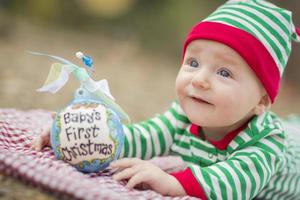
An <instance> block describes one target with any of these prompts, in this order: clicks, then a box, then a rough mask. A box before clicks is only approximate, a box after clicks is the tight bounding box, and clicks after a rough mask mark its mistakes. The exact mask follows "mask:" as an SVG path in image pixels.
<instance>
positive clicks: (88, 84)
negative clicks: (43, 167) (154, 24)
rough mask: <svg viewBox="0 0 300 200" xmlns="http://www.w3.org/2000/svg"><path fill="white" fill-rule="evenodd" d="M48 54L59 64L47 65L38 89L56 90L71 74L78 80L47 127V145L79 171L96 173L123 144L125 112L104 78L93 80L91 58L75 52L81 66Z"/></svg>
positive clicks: (116, 156) (126, 116)
mask: <svg viewBox="0 0 300 200" xmlns="http://www.w3.org/2000/svg"><path fill="white" fill-rule="evenodd" d="M30 53H31V54H34V55H42V56H48V57H50V58H53V59H55V60H58V61H60V63H54V64H52V66H51V69H50V72H49V75H48V78H47V80H46V82H45V84H44V85H43V86H42V87H41V88H40V89H38V90H37V91H39V92H51V93H56V92H57V91H58V90H60V89H61V88H62V87H63V86H64V85H65V84H66V83H67V81H68V79H69V75H70V74H73V75H74V76H75V78H77V79H78V80H79V82H80V87H79V88H78V89H77V90H76V91H75V93H74V98H73V100H72V101H71V102H70V103H69V104H68V105H67V106H66V107H65V108H63V109H61V110H60V111H59V112H57V114H56V117H55V119H54V121H53V124H52V128H51V133H50V135H51V145H52V148H53V151H54V154H55V156H56V158H57V159H59V160H63V161H65V162H67V163H69V164H71V165H73V166H74V167H75V168H76V169H78V170H79V171H82V172H99V171H102V170H104V169H105V168H106V167H107V166H108V165H109V163H110V162H111V161H114V160H116V159H117V158H118V157H119V155H120V153H121V149H122V146H123V143H124V132H123V126H122V124H126V123H129V121H130V120H129V117H128V115H127V114H126V113H125V112H124V111H123V109H122V108H121V107H120V106H119V105H118V104H116V103H115V99H114V98H113V96H112V95H111V93H110V91H109V87H108V82H107V80H105V79H103V80H100V81H94V80H93V79H92V78H91V74H92V73H93V72H94V66H93V60H92V59H91V57H89V56H86V55H84V54H83V53H81V52H77V53H76V57H78V58H80V59H81V60H82V62H83V64H84V67H79V66H77V65H75V64H73V63H71V62H70V61H68V60H66V59H63V58H61V57H58V56H53V55H48V54H43V53H38V52H30Z"/></svg>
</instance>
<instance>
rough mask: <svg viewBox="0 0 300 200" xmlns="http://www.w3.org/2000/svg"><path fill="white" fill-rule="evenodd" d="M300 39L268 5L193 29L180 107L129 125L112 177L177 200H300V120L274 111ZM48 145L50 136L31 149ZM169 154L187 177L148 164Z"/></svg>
mask: <svg viewBox="0 0 300 200" xmlns="http://www.w3.org/2000/svg"><path fill="white" fill-rule="evenodd" d="M299 35H300V31H299V29H297V28H295V27H294V25H293V23H292V20H291V12H289V11H287V10H284V9H282V8H279V7H277V6H275V5H273V4H271V3H268V2H266V1H264V0H230V1H228V2H227V3H225V4H224V5H223V6H221V7H219V8H218V9H217V10H216V11H215V12H214V13H212V14H211V15H210V16H209V17H208V18H206V19H205V20H203V21H202V22H200V23H198V24H197V25H195V26H194V27H193V29H192V30H191V32H190V33H189V34H188V36H187V38H186V40H185V43H184V47H183V61H182V66H181V69H180V71H179V73H178V76H177V79H176V84H175V88H176V93H177V97H178V99H177V100H176V101H174V102H173V104H172V106H171V108H170V109H169V110H168V111H166V112H165V113H164V114H162V115H158V116H156V117H154V118H152V119H149V120H147V121H143V122H140V123H138V124H132V125H127V126H124V130H125V135H126V137H125V144H124V148H123V151H122V153H121V156H120V159H119V160H117V161H115V162H113V163H111V165H110V167H111V168H118V173H116V174H115V175H114V176H113V178H114V179H115V180H123V179H126V180H128V183H127V187H129V188H133V187H138V186H143V187H144V186H146V187H147V188H150V189H152V190H154V191H156V192H158V193H161V194H163V195H170V196H183V195H190V196H195V197H199V198H201V199H228V200H229V199H253V198H257V199H272V200H274V199H296V198H299V196H300V167H299V166H300V156H299V154H300V120H296V119H294V120H291V119H290V120H288V121H287V120H283V119H280V118H278V117H277V116H276V115H275V114H274V113H272V112H270V111H269V108H270V106H271V104H272V103H274V101H275V98H276V96H277V94H278V88H279V83H280V79H281V76H282V74H283V71H284V69H285V67H286V64H287V61H288V58H289V55H290V53H291V40H294V41H300V37H299ZM48 144H49V131H45V132H43V133H42V134H41V136H40V137H38V138H37V139H36V140H35V141H34V142H33V145H32V146H33V147H34V148H35V149H37V150H40V149H41V148H42V147H43V146H45V145H48ZM168 154H176V155H179V156H181V158H182V159H183V160H184V161H185V163H186V165H187V167H186V169H185V170H183V171H180V172H176V173H171V174H168V173H166V172H164V171H162V170H161V169H160V168H159V167H157V166H155V165H154V164H151V163H150V162H148V161H145V160H148V159H150V158H152V157H154V156H164V155H168ZM125 157H133V158H125ZM121 158H123V159H121Z"/></svg>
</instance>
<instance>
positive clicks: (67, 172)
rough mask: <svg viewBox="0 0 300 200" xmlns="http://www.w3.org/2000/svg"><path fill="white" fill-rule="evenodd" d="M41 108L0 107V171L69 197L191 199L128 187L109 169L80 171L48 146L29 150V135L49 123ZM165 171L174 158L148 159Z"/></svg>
mask: <svg viewBox="0 0 300 200" xmlns="http://www.w3.org/2000/svg"><path fill="white" fill-rule="evenodd" d="M49 121H50V114H49V112H47V111H44V110H28V111H21V110H16V109H0V173H2V174H5V175H7V176H13V177H15V178H17V179H19V180H20V181H23V182H26V183H29V184H31V185H32V186H34V187H39V188H42V189H44V190H45V191H48V192H51V193H54V194H56V195H57V196H62V197H64V198H66V197H67V198H69V199H84V200H89V199H90V200H95V199H194V198H192V197H189V196H185V197H176V198H171V197H165V196H162V195H160V194H158V193H156V192H154V191H151V190H143V191H142V190H137V189H133V190H129V189H127V188H126V187H125V184H126V181H122V182H117V181H115V180H113V179H112V177H111V175H112V173H111V172H110V171H104V172H99V173H90V174H84V173H81V172H79V171H77V170H76V169H75V168H74V167H72V166H70V165H69V164H67V163H65V162H63V161H60V160H56V159H55V156H54V153H53V152H52V150H51V148H49V147H47V148H45V149H43V151H35V150H32V149H30V143H31V141H32V139H33V138H35V137H36V136H37V135H38V134H40V133H41V130H42V128H43V126H45V124H47V123H49ZM151 162H154V163H155V164H157V165H159V166H160V167H161V168H162V169H164V170H166V171H176V170H178V166H176V165H174V163H178V158H176V157H164V158H155V159H153V160H151Z"/></svg>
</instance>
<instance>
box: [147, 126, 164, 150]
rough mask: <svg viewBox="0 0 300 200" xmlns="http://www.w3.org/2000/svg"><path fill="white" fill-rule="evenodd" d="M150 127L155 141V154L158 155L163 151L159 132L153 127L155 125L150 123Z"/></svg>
mask: <svg viewBox="0 0 300 200" xmlns="http://www.w3.org/2000/svg"><path fill="white" fill-rule="evenodd" d="M149 128H150V135H151V138H152V139H153V143H154V149H155V155H156V156H158V155H159V154H160V153H161V149H160V143H159V138H158V133H157V131H156V129H155V128H153V126H151V125H149Z"/></svg>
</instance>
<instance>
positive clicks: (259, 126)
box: [254, 112, 267, 132]
mask: <svg viewBox="0 0 300 200" xmlns="http://www.w3.org/2000/svg"><path fill="white" fill-rule="evenodd" d="M266 114H267V112H265V113H264V114H263V115H260V116H258V118H257V121H256V123H255V124H254V126H256V127H257V129H258V131H259V132H261V131H262V130H264V129H265V126H263V122H264V119H265V116H266Z"/></svg>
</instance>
